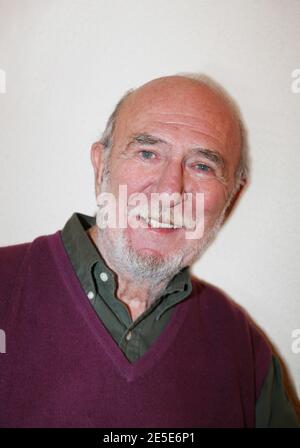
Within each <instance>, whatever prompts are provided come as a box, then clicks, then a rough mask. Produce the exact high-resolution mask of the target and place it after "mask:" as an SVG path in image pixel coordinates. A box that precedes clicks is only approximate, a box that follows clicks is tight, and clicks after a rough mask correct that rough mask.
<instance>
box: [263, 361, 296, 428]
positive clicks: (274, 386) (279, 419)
mask: <svg viewBox="0 0 300 448" xmlns="http://www.w3.org/2000/svg"><path fill="white" fill-rule="evenodd" d="M255 420H256V422H255V426H256V428H299V427H300V424H299V421H298V419H297V415H296V412H295V409H294V408H293V405H292V403H291V402H290V400H289V399H288V397H287V394H286V391H285V387H284V384H283V381H282V374H281V367H280V364H279V361H278V359H277V358H276V357H275V356H274V355H273V356H272V360H271V364H270V367H269V370H268V373H267V376H266V378H265V380H264V383H263V386H262V389H261V392H260V395H259V398H258V400H257V402H256V407H255Z"/></svg>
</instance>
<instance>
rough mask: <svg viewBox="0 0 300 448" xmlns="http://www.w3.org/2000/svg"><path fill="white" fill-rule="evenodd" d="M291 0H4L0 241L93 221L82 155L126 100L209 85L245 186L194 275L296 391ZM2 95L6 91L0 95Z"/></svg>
mask: <svg viewBox="0 0 300 448" xmlns="http://www.w3.org/2000/svg"><path fill="white" fill-rule="evenodd" d="M296 68H300V2H299V1H297V0H288V1H283V0H226V1H223V0H209V1H208V0H163V1H162V0H126V1H122V0H110V1H108V0H107V1H105V0H98V1H97V0H85V1H83V0H0V69H2V70H4V71H5V74H6V93H0V207H1V209H0V210H1V211H0V245H8V244H13V243H19V242H23V241H29V240H32V239H33V238H35V237H36V236H38V235H41V234H47V233H52V232H55V231H56V230H57V229H59V228H62V226H63V225H64V223H65V221H66V220H67V219H68V217H69V216H70V215H71V214H72V213H73V212H74V211H81V212H83V213H87V214H93V213H94V211H95V203H94V191H93V188H94V187H93V173H92V168H91V165H90V161H89V148H90V145H91V143H92V142H93V141H95V140H96V139H97V138H98V137H99V136H100V132H101V131H102V130H103V127H104V124H105V121H106V119H107V117H108V114H109V113H110V112H111V110H112V107H113V105H114V104H115V103H116V101H117V100H118V98H119V96H120V95H121V94H123V92H124V91H125V90H127V89H129V88H131V87H136V86H138V85H140V84H141V83H144V82H146V81H148V80H149V79H151V78H155V77H158V76H163V75H168V74H174V73H176V72H179V71H202V72H206V73H207V74H210V75H212V76H213V77H215V78H216V79H217V80H218V81H219V82H220V83H221V84H223V85H224V86H225V87H226V88H227V89H228V90H229V92H231V94H232V95H233V96H234V97H235V98H236V99H237V100H238V102H239V104H240V106H241V109H242V111H243V114H244V118H245V120H246V123H247V125H248V128H249V139H250V146H251V153H252V163H253V174H252V184H251V186H250V187H249V188H248V190H247V191H246V194H245V195H244V196H243V198H242V200H241V202H240V204H239V207H238V208H237V210H236V211H235V213H234V215H233V216H232V218H231V220H230V222H229V223H228V224H227V225H226V226H225V227H224V228H223V230H222V232H221V234H220V235H219V237H218V240H217V241H216V243H215V244H214V245H213V246H212V247H211V248H210V249H209V250H208V252H207V253H206V255H205V256H204V257H203V258H202V259H201V260H200V261H199V262H198V263H197V264H196V265H195V266H194V271H195V273H196V274H197V275H198V276H199V277H201V278H204V279H206V280H208V281H210V282H212V283H214V284H216V285H217V286H219V287H221V288H222V289H223V290H224V291H226V292H227V293H228V294H229V295H230V296H231V297H232V298H233V299H234V300H235V301H237V302H238V303H240V304H241V305H242V306H243V307H244V308H246V310H247V311H248V312H249V313H250V315H251V316H252V317H253V318H254V320H255V321H256V322H257V323H258V324H259V325H260V326H261V327H262V328H263V329H264V331H265V332H266V333H267V334H268V335H269V337H270V339H271V341H272V342H273V343H274V344H275V346H276V347H277V348H278V350H279V352H280V353H281V355H282V357H283V359H284V360H285V361H286V364H287V366H288V367H289V369H290V371H291V374H292V376H293V378H294V381H295V383H296V385H297V388H298V394H300V353H298V354H296V353H293V352H292V349H291V345H292V335H291V333H292V331H293V330H294V329H297V328H299V329H300V304H299V293H300V281H299V260H300V252H299V248H300V244H299V243H300V236H299V235H300V232H299V216H300V204H299V196H300V182H299V172H300V135H299V123H300V93H299V94H296V93H292V91H291V83H292V78H291V73H292V71H293V70H294V69H296ZM0 92H1V89H0Z"/></svg>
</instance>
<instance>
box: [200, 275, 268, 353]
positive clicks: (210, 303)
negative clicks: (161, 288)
mask: <svg viewBox="0 0 300 448" xmlns="http://www.w3.org/2000/svg"><path fill="white" fill-rule="evenodd" d="M192 285H193V293H194V294H195V297H196V299H199V300H196V302H198V307H199V312H200V313H202V314H203V315H205V316H206V318H207V319H208V320H209V321H211V322H215V323H218V324H219V325H220V326H221V327H223V328H224V329H225V328H227V329H230V330H233V331H234V330H235V331H237V332H240V331H243V332H244V333H247V334H248V337H250V338H251V339H252V341H253V342H255V343H258V342H259V341H264V343H266V344H267V345H269V341H268V340H267V338H266V335H265V334H264V332H263V330H262V329H261V328H260V327H259V326H258V325H257V324H256V323H255V321H254V320H253V318H252V317H251V316H250V314H249V313H248V311H246V310H245V309H244V308H243V307H242V306H241V305H240V304H239V303H237V302H235V301H234V300H233V299H232V298H231V297H230V296H229V295H228V294H227V293H226V292H224V291H223V290H222V289H221V288H219V287H218V286H215V285H213V284H211V283H208V282H206V281H203V280H200V279H198V278H197V277H195V276H192Z"/></svg>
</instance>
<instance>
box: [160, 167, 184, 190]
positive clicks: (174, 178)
mask: <svg viewBox="0 0 300 448" xmlns="http://www.w3.org/2000/svg"><path fill="white" fill-rule="evenodd" d="M156 191H157V193H168V194H172V193H179V194H180V195H181V194H182V193H183V192H184V170H183V168H182V163H181V161H179V160H173V161H170V162H169V163H168V164H167V165H166V166H165V168H164V170H163V172H162V173H161V174H160V178H159V180H158V183H157V185H156Z"/></svg>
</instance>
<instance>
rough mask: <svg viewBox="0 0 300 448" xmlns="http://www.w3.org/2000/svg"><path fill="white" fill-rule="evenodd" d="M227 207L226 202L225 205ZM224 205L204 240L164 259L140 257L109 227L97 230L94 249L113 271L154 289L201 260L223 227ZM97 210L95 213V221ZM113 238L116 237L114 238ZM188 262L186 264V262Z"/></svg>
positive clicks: (106, 173) (120, 232)
mask: <svg viewBox="0 0 300 448" xmlns="http://www.w3.org/2000/svg"><path fill="white" fill-rule="evenodd" d="M108 183H109V171H108V170H107V169H105V170H104V174H103V179H102V183H101V192H109V188H108ZM227 204H228V203H227ZM227 204H226V206H225V207H224V209H223V210H222V212H221V213H220V215H219V216H218V218H217V220H216V221H215V223H214V225H213V226H212V227H211V228H210V229H208V230H206V231H204V235H203V237H202V238H201V239H200V240H199V241H197V242H196V241H195V244H194V245H193V246H192V247H191V246H190V245H189V246H188V247H185V248H183V249H181V250H180V251H178V250H177V251H176V253H174V254H170V255H167V256H162V255H153V254H141V253H138V252H137V251H135V249H134V248H133V247H131V246H130V243H129V241H128V239H127V238H126V234H125V229H123V228H120V229H117V230H115V232H111V231H110V229H109V228H105V229H103V228H99V227H98V236H97V246H98V249H99V251H100V252H101V253H102V254H103V256H104V258H105V259H106V260H107V261H108V262H110V264H111V265H112V266H113V267H115V268H116V272H117V273H120V274H123V275H126V276H129V277H131V278H133V279H135V281H146V282H147V283H148V284H149V285H150V286H153V287H155V286H156V285H158V284H159V283H161V282H162V281H168V280H169V279H171V278H173V277H174V275H176V274H177V273H178V272H179V271H180V270H181V269H183V268H184V267H186V266H190V265H191V264H193V263H194V262H195V261H196V260H197V259H199V258H200V257H201V255H202V254H203V253H204V251H205V250H206V249H207V247H208V246H209V245H210V244H211V242H212V241H213V240H214V239H215V237H216V235H217V233H218V231H219V229H220V227H221V226H222V223H223V219H224V214H225V211H226V208H227ZM98 214H99V210H98V212H97V221H98V218H99V216H98ZM115 235H116V236H115ZM187 259H188V262H187V261H186V260H187Z"/></svg>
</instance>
